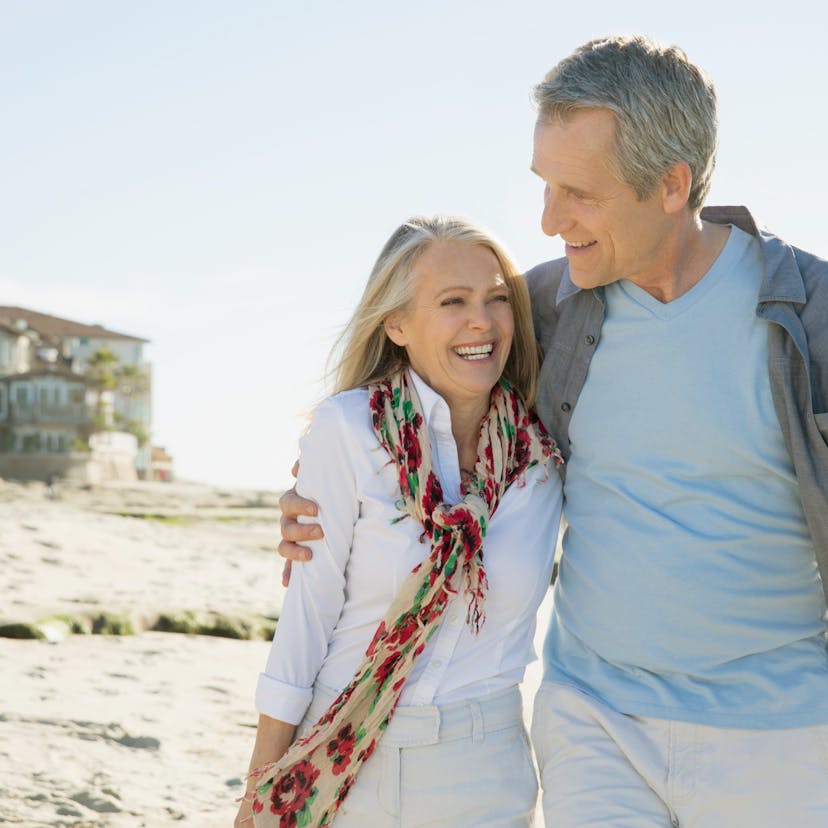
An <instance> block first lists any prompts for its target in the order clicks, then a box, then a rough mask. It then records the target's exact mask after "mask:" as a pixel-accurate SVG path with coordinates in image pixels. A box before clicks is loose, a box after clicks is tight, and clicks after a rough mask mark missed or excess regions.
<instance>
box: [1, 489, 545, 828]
mask: <svg viewBox="0 0 828 828" xmlns="http://www.w3.org/2000/svg"><path fill="white" fill-rule="evenodd" d="M276 501H277V495H276V494H274V493H272V492H270V493H268V492H241V491H230V490H228V491H222V490H220V489H216V488H212V487H207V486H200V485H196V484H184V483H174V484H131V485H124V484H121V485H117V484H110V485H107V486H98V487H94V488H93V489H84V488H80V487H68V486H58V487H57V490H56V497H55V498H54V499H50V498H49V497H47V493H46V491H45V489H44V487H43V486H42V485H41V484H28V485H21V484H14V483H10V482H3V481H0V524H1V525H2V526H3V530H2V532H1V533H0V596H2V599H0V600H1V601H2V603H0V623H2V624H15V625H17V627H16V629H18V630H19V631H21V634H38V635H42V636H44V637H43V638H41V639H39V640H34V639H25V640H20V639H12V638H0V692H1V693H2V697H1V698H2V701H0V824H9V825H19V826H31V828H39V827H40V826H60V827H61V828H92V827H93V826H94V828H122V826H136V827H137V826H154V827H156V826H168V825H169V826H172V825H177V826H182V825H183V826H186V825H194V826H195V825H197V826H199V828H219V826H221V827H222V828H229V826H231V825H232V819H233V816H234V814H235V810H236V805H235V802H234V800H235V798H236V797H237V796H238V795H239V793H240V791H241V785H242V775H243V773H244V771H245V769H246V764H247V761H248V757H249V751H250V748H251V746H252V738H253V728H254V726H255V721H256V713H255V710H254V708H253V691H254V686H255V682H256V678H257V675H258V673H259V671H260V669H261V668H262V666H263V664H264V661H265V658H266V654H267V649H268V646H269V644H268V641H267V640H266V637H268V636H269V635H270V634H271V633H272V629H273V624H274V623H275V620H276V618H277V616H278V612H279V607H280V606H281V601H282V599H283V595H284V591H283V589H282V587H281V584H280V576H281V562H280V560H279V559H278V556H277V555H276V553H275V551H274V550H275V546H276V543H277V542H278V508H277V505H276ZM545 612H546V613H548V609H547V608H546V607H543V608H542V610H541V617H544V613H545ZM173 627H174V628H176V629H192V630H197V631H199V632H200V633H201V634H181V633H171V632H159V631H155V630H154V629H153V628H156V629H158V628H164V629H169V628H173ZM73 628H74V629H75V630H76V632H75V633H72V632H71V630H72V629H73ZM13 629H14V628H13ZM92 629H98V630H103V631H110V632H113V631H114V632H122V633H123V632H127V633H131V634H121V635H112V634H109V635H106V634H94V635H93V634H89V633H90V632H91V630H92ZM219 632H221V633H222V634H223V635H236V636H239V637H238V638H227V637H219V636H218V635H217V633H219ZM542 632H543V631H542V630H540V629H539V632H538V639H539V638H540V636H541V634H542ZM205 633H210V634H205ZM538 681H539V666H538V664H537V663H536V664H534V665H532V667H530V670H529V675H528V676H527V681H526V682H525V695H526V696H527V700H529V699H530V698H531V696H532V695H533V693H534V690H535V689H536V687H537V683H538ZM539 824H540V823H539Z"/></svg>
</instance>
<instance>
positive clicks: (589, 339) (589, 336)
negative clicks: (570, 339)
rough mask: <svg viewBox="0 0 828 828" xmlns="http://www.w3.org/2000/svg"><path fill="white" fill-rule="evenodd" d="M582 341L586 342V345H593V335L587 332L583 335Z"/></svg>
mask: <svg viewBox="0 0 828 828" xmlns="http://www.w3.org/2000/svg"><path fill="white" fill-rule="evenodd" d="M584 342H586V344H587V345H594V344H595V337H594V336H593V335H592V334H587V335H586V336H585V337H584Z"/></svg>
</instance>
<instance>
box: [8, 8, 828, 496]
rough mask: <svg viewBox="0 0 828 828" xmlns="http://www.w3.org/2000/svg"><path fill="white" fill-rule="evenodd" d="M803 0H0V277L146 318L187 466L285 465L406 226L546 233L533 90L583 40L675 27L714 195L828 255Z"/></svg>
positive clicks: (23, 297)
mask: <svg viewBox="0 0 828 828" xmlns="http://www.w3.org/2000/svg"><path fill="white" fill-rule="evenodd" d="M820 6H821V4H817V3H815V2H805V0H792V2H785V3H780V4H777V8H776V10H775V12H774V14H773V15H772V16H770V15H768V14H766V13H762V12H761V11H759V6H758V4H756V3H755V2H707V1H706V0H705V2H697V3H694V4H692V5H687V4H684V5H680V4H668V3H664V2H652V1H651V2H645V0H629V2H625V3H618V2H617V0H615V1H614V2H609V0H597V2H591V3H579V4H573V3H569V4H562V3H554V2H551V0H547V2H544V3H540V2H521V1H520V0H515V2H511V3H508V4H507V3H505V2H502V0H501V2H490V1H489V0H476V2H472V0H460V2H449V1H448V0H444V2H434V0H421V2H418V3H412V4H402V3H394V2H388V0H386V2H360V1H359V0H355V2H349V3H339V2H333V1H332V0H329V2H320V1H319V0H308V1H307V2H304V3H287V2H282V0H278V2H262V1H261V0H237V2H229V0H228V2H216V0H212V1H211V0H186V2H183V1H177V0H164V2H148V1H147V0H143V2H141V3H128V2H122V1H121V0H98V1H97V2H92V0H71V2H69V1H68V0H65V1H64V2H57V1H56V0H53V1H52V2H45V1H43V0H0V112H2V115H3V128H2V130H1V131H0V192H2V197H0V300H1V301H2V304H22V305H27V306H30V307H32V308H34V309H36V310H42V311H46V312H50V313H54V314H57V315H65V316H69V317H72V318H77V319H78V320H80V321H86V322H101V323H103V324H105V325H107V326H109V327H111V328H114V329H116V330H125V331H127V332H132V333H136V334H138V335H141V336H145V337H147V338H148V339H150V340H152V345H151V347H150V349H149V351H148V353H149V354H150V357H151V359H152V361H153V364H154V370H155V406H154V411H155V435H154V440H155V442H157V443H160V444H162V445H165V446H166V447H167V448H168V449H169V450H170V451H171V452H172V453H173V455H174V456H175V460H176V464H177V471H178V473H179V475H180V476H182V477H186V478H190V479H198V480H207V481H212V482H217V483H223V484H226V485H249V486H257V487H280V486H282V485H283V484H285V483H286V482H287V481H288V480H289V468H290V465H291V462H292V458H293V456H294V454H295V451H296V441H297V437H298V434H299V432H300V431H301V428H302V412H304V411H306V410H307V409H309V408H310V407H311V405H312V404H313V401H314V400H315V399H318V398H319V396H320V395H321V394H322V393H323V391H324V389H323V386H322V384H321V382H320V378H321V375H322V367H323V364H324V360H325V357H326V354H327V351H328V348H329V346H330V344H331V342H332V340H333V337H334V336H335V334H336V332H337V330H338V328H339V326H340V325H341V324H342V323H344V322H345V320H346V318H347V316H348V315H349V313H350V311H351V309H352V308H353V305H354V303H355V302H356V299H357V297H358V295H359V293H360V291H361V289H362V286H363V284H364V281H365V279H366V277H367V274H368V271H369V269H370V266H371V264H372V262H373V259H374V258H375V256H376V254H377V252H378V251H379V248H380V247H381V246H382V244H383V242H384V241H385V238H386V237H387V235H388V234H389V233H390V231H391V230H392V229H393V228H394V226H395V225H396V224H397V223H399V222H400V221H401V220H402V219H404V218H405V217H407V216H408V215H411V214H413V213H418V212H435V211H441V212H459V213H463V214H465V215H468V216H471V217H473V218H475V219H477V220H479V221H481V222H483V223H484V224H486V225H488V226H489V227H490V228H491V229H492V230H494V231H495V233H496V234H497V235H499V236H500V237H501V238H502V239H503V240H504V241H505V242H506V245H507V247H509V248H510V249H511V250H512V252H513V253H514V255H515V256H516V258H517V260H518V262H519V263H520V264H521V265H522V266H525V267H528V266H531V265H532V264H534V263H536V262H537V261H541V260H543V259H547V258H551V257H554V256H557V255H559V254H560V251H561V248H560V245H559V243H558V242H557V240H551V239H548V238H546V237H544V236H543V235H542V233H541V232H540V228H539V208H540V203H541V185H540V183H539V182H538V181H537V179H535V177H534V176H533V175H531V173H530V172H529V170H528V168H529V162H530V155H531V131H532V124H533V120H534V115H533V112H532V107H531V103H530V96H529V90H530V88H531V86H532V84H533V83H535V82H536V81H538V80H539V79H540V78H541V77H542V75H543V74H544V72H545V71H546V70H547V69H549V68H550V67H551V66H552V65H553V64H554V63H555V62H556V61H557V60H558V59H560V58H561V57H563V56H564V55H566V54H567V53H568V52H570V51H571V50H572V49H573V48H574V47H576V46H577V45H579V44H580V43H581V42H583V41H585V40H587V39H589V38H591V37H594V36H598V35H602V34H608V33H617V32H626V33H633V32H641V33H644V34H649V35H650V36H652V37H655V38H656V39H658V40H662V41H667V42H673V43H677V44H679V45H680V46H682V47H683V48H684V49H685V51H686V52H687V53H688V54H689V56H690V57H691V59H693V60H694V61H696V62H697V63H699V64H700V65H701V66H703V67H704V68H705V69H707V71H708V72H709V73H710V74H711V75H712V77H713V79H714V81H715V83H716V87H717V91H718V94H719V101H720V120H721V149H720V153H719V163H718V168H717V173H716V176H715V179H714V186H713V192H712V194H711V198H710V200H709V202H710V203H738V204H747V205H748V206H750V207H751V209H752V210H753V211H754V213H755V215H756V216H757V217H758V218H759V219H760V221H762V222H763V223H765V224H767V225H768V226H769V227H771V228H772V229H773V230H774V231H775V232H777V233H779V234H781V235H783V236H786V237H787V238H789V239H790V240H791V241H793V242H795V243H798V244H800V245H802V246H804V247H806V248H809V249H811V250H813V251H814V252H817V253H820V254H822V255H828V239H826V231H825V229H824V226H825V217H826V209H825V207H824V198H825V194H826V192H828V170H827V169H826V164H825V161H824V153H825V149H824V148H825V146H826V138H828V118H827V117H826V104H825V100H826V92H825V86H826V81H828V46H826V43H825V33H826V31H828V27H826V19H825V16H826V12H825V11H824V10H823V9H822V8H821V7H820ZM507 7H508V11H506V8H507Z"/></svg>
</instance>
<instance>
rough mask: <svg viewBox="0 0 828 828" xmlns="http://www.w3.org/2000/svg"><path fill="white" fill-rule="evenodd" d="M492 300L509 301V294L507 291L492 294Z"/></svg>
mask: <svg viewBox="0 0 828 828" xmlns="http://www.w3.org/2000/svg"><path fill="white" fill-rule="evenodd" d="M492 300H493V301H495V302H508V301H509V294H508V293H498V294H497V296H493V297H492Z"/></svg>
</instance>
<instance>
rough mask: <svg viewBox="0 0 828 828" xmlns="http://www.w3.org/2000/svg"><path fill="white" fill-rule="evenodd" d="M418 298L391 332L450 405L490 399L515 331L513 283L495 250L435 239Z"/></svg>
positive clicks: (420, 268)
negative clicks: (510, 284) (512, 302)
mask: <svg viewBox="0 0 828 828" xmlns="http://www.w3.org/2000/svg"><path fill="white" fill-rule="evenodd" d="M413 274H414V278H415V291H414V298H413V299H412V301H411V305H410V307H409V308H407V309H406V310H405V311H400V312H399V313H397V314H392V316H391V317H389V319H388V320H387V321H386V325H385V328H386V332H387V333H388V336H389V338H390V339H391V340H392V341H393V342H395V343H396V344H397V345H402V346H404V347H405V349H406V351H407V352H408V358H409V360H410V362H411V367H412V368H413V369H414V370H415V371H416V372H417V373H418V374H419V375H420V376H421V377H422V378H423V379H424V380H425V381H426V382H427V383H428V384H429V385H430V386H431V387H432V388H433V389H434V390H435V391H436V392H437V393H438V394H440V396H442V397H443V398H444V399H445V400H446V402H448V404H449V406H451V405H452V404H453V403H463V404H468V403H476V402H479V403H481V404H484V403H485V405H488V401H489V394H490V392H491V389H492V387H493V386H494V385H495V383H497V381H498V379H499V378H500V375H501V374H502V373H503V367H504V365H505V364H506V359H507V357H508V356H509V349H510V348H511V345H512V335H513V333H514V318H513V316H512V306H511V304H510V301H509V296H510V294H509V286H508V284H507V283H506V280H505V278H504V276H503V275H502V273H501V268H500V263H499V262H498V260H497V257H496V256H495V254H494V253H493V252H492V251H491V250H489V248H488V247H484V246H482V245H478V244H470V243H468V242H460V241H438V242H433V243H432V244H431V245H429V247H428V248H426V250H425V251H424V252H423V253H422V254H421V255H420V257H419V258H418V259H417V261H416V262H415V264H414V268H413Z"/></svg>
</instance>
